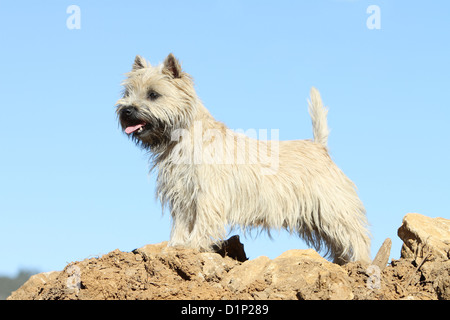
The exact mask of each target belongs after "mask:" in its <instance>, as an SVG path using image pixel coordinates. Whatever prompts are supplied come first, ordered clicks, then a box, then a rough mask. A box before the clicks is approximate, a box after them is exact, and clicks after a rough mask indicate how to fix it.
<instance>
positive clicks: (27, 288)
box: [7, 271, 60, 300]
mask: <svg viewBox="0 0 450 320" xmlns="http://www.w3.org/2000/svg"><path fill="white" fill-rule="evenodd" d="M59 274H60V272H59V271H50V272H42V273H38V274H35V275H32V276H31V277H30V279H28V280H27V281H26V282H25V283H24V284H23V285H22V286H21V287H20V288H19V289H17V290H16V291H14V292H12V293H11V295H10V296H9V297H8V298H7V300H24V299H27V298H28V297H30V296H37V295H38V294H39V292H40V291H41V290H42V288H43V287H44V285H45V284H46V283H47V282H51V281H53V280H54V279H56V277H57V276H58V275H59Z"/></svg>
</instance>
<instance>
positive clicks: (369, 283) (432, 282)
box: [8, 214, 450, 300]
mask: <svg viewBox="0 0 450 320" xmlns="http://www.w3.org/2000/svg"><path fill="white" fill-rule="evenodd" d="M448 223H449V221H448V220H446V219H442V218H436V219H431V218H427V217H424V216H421V215H418V214H408V215H406V216H405V219H404V221H403V225H402V226H401V227H400V229H399V232H398V233H399V235H400V236H401V238H402V239H403V241H404V242H405V244H404V249H403V252H402V257H401V258H400V259H399V260H392V261H391V262H390V264H389V265H387V266H386V264H387V260H388V259H389V251H390V250H389V249H390V245H391V242H390V239H386V241H385V242H384V243H383V245H382V246H381V249H380V250H379V253H378V254H377V255H376V257H375V259H374V261H373V263H372V264H370V265H369V264H367V263H362V262H360V261H357V262H351V263H347V264H345V265H343V266H340V265H337V264H334V263H332V262H330V261H328V260H326V259H324V258H322V257H321V256H320V255H319V254H318V253H317V252H316V251H314V250H312V249H309V250H288V251H286V252H284V253H283V254H281V255H279V256H278V257H276V258H275V259H269V258H268V257H265V256H261V257H257V258H255V259H252V260H246V255H245V252H244V250H243V245H242V244H241V243H240V241H239V238H238V237H232V238H230V239H231V240H230V239H229V240H230V241H228V242H224V244H223V246H221V248H222V249H224V250H223V251H222V252H218V253H216V252H199V251H197V250H194V249H190V248H184V247H168V246H167V242H161V243H158V244H152V245H146V246H144V247H142V248H138V249H136V250H133V251H132V252H122V251H120V250H118V249H116V250H114V251H111V252H109V253H107V254H105V255H103V256H100V257H96V258H90V259H85V260H83V261H76V262H72V263H70V264H68V265H67V266H66V267H65V268H64V270H62V271H55V272H51V273H41V274H38V275H34V276H32V277H31V278H30V279H29V280H28V281H27V282H26V283H25V284H24V285H23V286H22V287H21V288H19V289H18V290H16V291H15V292H13V293H12V294H11V296H10V297H9V298H8V299H10V300H14V299H20V300H75V299H77V300H97V299H100V300H113V299H115V300H126V299H133V300H145V299H151V300H170V299H183V300H186V299H189V300H192V299H193V300H198V299H205V300H218V299H224V300H229V299H235V300H240V299H270V300H273V299H283V300H286V299H304V300H318V299H321V300H333V299H338V300H349V299H355V300H359V299H364V300H366V299H371V300H402V299H403V300H405V299H406V300H410V299H412V300H419V299H432V300H437V299H443V300H449V299H450V280H449V279H450V259H449V258H448V252H449V248H448V244H449V241H448V239H449V236H448V235H449V224H448ZM228 253H231V255H232V256H234V257H235V259H233V258H231V257H230V255H229V254H228ZM236 259H238V260H243V261H238V260H236Z"/></svg>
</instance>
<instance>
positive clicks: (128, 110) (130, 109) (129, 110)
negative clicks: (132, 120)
mask: <svg viewBox="0 0 450 320" xmlns="http://www.w3.org/2000/svg"><path fill="white" fill-rule="evenodd" d="M134 111H135V108H134V107H125V108H123V109H122V111H121V112H120V113H121V114H122V116H124V117H129V116H131V115H132V114H133V112H134Z"/></svg>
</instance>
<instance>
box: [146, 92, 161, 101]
mask: <svg viewBox="0 0 450 320" xmlns="http://www.w3.org/2000/svg"><path fill="white" fill-rule="evenodd" d="M147 97H148V98H149V99H150V100H152V101H153V100H156V99H158V98H159V97H160V94H159V93H158V92H155V91H153V90H150V91H149V92H148V94H147Z"/></svg>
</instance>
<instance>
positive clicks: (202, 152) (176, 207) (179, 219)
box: [117, 54, 370, 264]
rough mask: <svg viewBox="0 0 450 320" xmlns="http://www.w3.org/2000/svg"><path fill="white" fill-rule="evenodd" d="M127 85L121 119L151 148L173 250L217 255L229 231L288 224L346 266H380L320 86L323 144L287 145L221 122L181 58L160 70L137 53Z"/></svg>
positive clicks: (315, 109) (319, 139) (317, 101)
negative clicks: (334, 156)
mask: <svg viewBox="0 0 450 320" xmlns="http://www.w3.org/2000/svg"><path fill="white" fill-rule="evenodd" d="M123 86H124V94H123V97H122V98H121V99H120V100H119V101H118V102H117V114H118V115H119V120H120V123H121V126H122V128H123V129H124V131H125V132H126V133H127V134H128V135H129V136H131V137H132V138H133V139H134V140H135V141H136V142H137V143H138V144H139V145H140V146H142V147H143V148H145V149H148V150H149V151H150V154H151V157H152V161H153V168H156V169H157V171H158V177H157V195H158V197H159V199H160V200H161V203H162V204H163V207H168V209H169V210H170V213H171V216H172V219H173V222H172V231H171V236H170V242H169V244H170V245H173V246H174V245H183V246H188V247H193V248H198V249H201V250H210V249H211V247H212V245H213V244H216V243H217V242H218V241H220V240H222V239H224V237H225V236H226V235H227V228H228V227H235V226H239V227H241V228H243V229H247V228H254V227H255V228H262V229H264V230H267V231H269V230H270V229H281V228H284V229H287V230H288V231H290V232H292V233H296V234H298V235H299V236H300V237H302V238H303V239H304V240H305V241H306V242H307V243H308V244H309V245H311V246H313V247H314V248H315V249H316V250H320V249H323V248H325V249H327V254H328V255H329V256H330V257H331V258H332V259H333V260H334V261H335V262H336V263H341V264H342V263H345V262H347V261H352V260H363V261H370V257H369V247H370V239H369V232H368V230H367V219H366V216H365V209H364V207H363V204H362V203H361V201H360V199H359V198H358V195H357V192H356V190H355V185H354V184H353V183H352V181H350V180H349V179H348V178H347V177H346V176H345V175H344V173H343V172H342V171H341V170H340V169H339V168H338V167H337V166H336V164H335V163H334V162H333V161H332V160H331V158H330V156H329V155H328V151H327V137H328V126H327V119H326V115H327V110H326V109H325V108H324V107H323V105H322V101H321V98H320V95H319V92H318V91H317V90H316V89H314V88H313V89H311V101H310V102H309V112H310V115H311V118H312V125H313V134H314V140H313V141H311V140H295V141H278V139H277V138H276V139H274V137H273V136H272V137H271V138H272V139H271V140H266V139H260V140H256V139H255V137H249V136H248V135H244V134H242V133H237V132H234V131H232V130H230V129H228V128H227V127H226V126H225V125H224V124H223V123H221V122H218V121H216V120H215V119H214V118H213V117H212V116H211V114H210V113H209V112H208V110H207V109H206V108H205V107H204V106H203V104H202V102H201V101H200V99H199V98H198V97H197V94H196V92H195V90H194V85H193V81H192V79H191V77H190V76H189V75H188V74H187V73H185V72H184V71H183V70H182V69H181V66H180V64H179V62H178V61H177V59H176V58H175V57H174V56H173V55H172V54H170V55H169V56H168V57H167V58H166V59H165V61H164V63H162V64H160V65H158V66H155V67H153V66H151V65H150V64H149V63H148V62H147V61H145V60H144V59H143V58H141V57H140V56H137V57H136V59H135V61H134V64H133V67H132V70H131V72H129V73H128V74H127V79H126V80H125V81H124V82H123ZM236 103H239V102H238V101H237V102H236ZM278 108H280V109H282V108H283V106H278ZM273 133H274V134H276V133H277V131H273Z"/></svg>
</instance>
